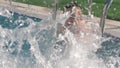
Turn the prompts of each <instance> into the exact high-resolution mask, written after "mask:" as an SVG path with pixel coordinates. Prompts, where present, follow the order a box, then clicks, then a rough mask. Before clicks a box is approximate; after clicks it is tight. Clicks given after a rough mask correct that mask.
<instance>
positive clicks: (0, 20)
mask: <svg viewBox="0 0 120 68" xmlns="http://www.w3.org/2000/svg"><path fill="white" fill-rule="evenodd" d="M27 18H30V19H32V20H33V21H35V22H40V21H41V19H39V18H35V17H29V16H26V15H22V14H18V13H14V14H13V16H12V18H7V17H4V16H0V25H1V26H2V27H3V28H8V29H15V28H16V27H17V26H19V25H20V24H21V23H22V21H20V22H17V23H15V22H16V20H19V19H20V20H24V23H23V25H22V26H20V27H19V28H21V27H27V26H28V25H29V22H27V21H26V20H27Z"/></svg>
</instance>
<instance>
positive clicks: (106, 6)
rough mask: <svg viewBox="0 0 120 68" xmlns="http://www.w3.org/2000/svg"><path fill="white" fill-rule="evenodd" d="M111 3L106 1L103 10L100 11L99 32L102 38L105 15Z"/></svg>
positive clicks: (110, 0) (109, 0) (111, 0)
mask: <svg viewBox="0 0 120 68" xmlns="http://www.w3.org/2000/svg"><path fill="white" fill-rule="evenodd" d="M112 2H113V0H106V3H105V5H104V8H103V10H102V16H101V19H100V30H101V34H102V36H103V34H104V27H105V19H106V15H107V12H108V9H109V7H110V5H111V3H112Z"/></svg>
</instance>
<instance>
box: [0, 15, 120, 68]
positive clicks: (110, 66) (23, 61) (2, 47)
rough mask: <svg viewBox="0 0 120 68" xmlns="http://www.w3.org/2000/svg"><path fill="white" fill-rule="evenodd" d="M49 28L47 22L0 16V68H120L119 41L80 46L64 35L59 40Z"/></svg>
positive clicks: (113, 40)
mask: <svg viewBox="0 0 120 68" xmlns="http://www.w3.org/2000/svg"><path fill="white" fill-rule="evenodd" d="M60 21H61V20H60ZM53 26H54V25H52V23H51V22H50V20H49V18H48V19H45V20H44V21H43V20H41V19H38V18H34V17H29V16H25V15H21V14H18V13H14V14H13V16H12V17H11V18H8V17H4V16H0V68H120V38H117V37H114V36H111V35H109V34H105V37H104V38H103V40H104V41H103V40H102V42H101V43H100V45H99V42H98V41H96V40H97V39H96V38H94V39H91V40H94V41H95V43H93V42H92V43H89V44H83V43H82V42H80V43H77V42H76V41H75V40H74V36H73V35H72V34H71V33H69V32H66V34H67V35H65V39H60V40H59V39H56V36H55V35H54V34H55V28H54V27H53ZM62 37H64V36H61V37H60V38H62ZM66 39H67V40H66ZM56 40H57V43H56ZM94 44H95V46H96V47H99V48H95V47H94Z"/></svg>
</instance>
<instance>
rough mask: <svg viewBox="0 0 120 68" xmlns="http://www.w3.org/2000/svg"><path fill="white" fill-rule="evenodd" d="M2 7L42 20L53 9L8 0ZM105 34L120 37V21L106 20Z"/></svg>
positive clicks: (1, 0) (4, 1)
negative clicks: (10, 2)
mask: <svg viewBox="0 0 120 68" xmlns="http://www.w3.org/2000/svg"><path fill="white" fill-rule="evenodd" d="M0 7H5V8H7V9H8V10H10V11H14V12H17V13H19V14H24V15H27V16H31V17H36V18H40V19H43V18H47V17H48V16H49V15H50V11H51V9H49V8H45V7H40V6H35V5H28V4H23V3H18V2H12V5H10V4H9V2H8V1H6V0H0ZM60 12H61V11H59V12H58V15H59V13H60ZM95 19H96V20H97V21H98V22H99V21H100V18H98V17H95ZM105 32H106V33H110V34H111V35H114V36H116V37H120V21H114V20H109V19H106V25H105Z"/></svg>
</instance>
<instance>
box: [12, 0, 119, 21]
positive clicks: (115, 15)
mask: <svg viewBox="0 0 120 68" xmlns="http://www.w3.org/2000/svg"><path fill="white" fill-rule="evenodd" d="M13 1H16V2H21V3H27V4H33V5H37V6H43V7H49V8H52V3H53V2H54V0H13ZM71 1H73V0H59V9H61V10H62V9H63V7H64V6H65V5H66V4H68V3H70V2H71ZM77 1H78V4H79V5H80V6H81V7H82V9H83V10H82V11H83V13H84V14H87V10H86V9H85V8H86V7H87V0H77ZM105 1H106V0H93V3H95V5H93V6H92V13H93V15H95V16H97V17H100V16H101V12H102V8H103V6H104V4H105ZM119 5H120V0H113V3H112V5H111V7H110V9H109V11H108V14H107V18H108V19H113V20H117V21H120V6H119Z"/></svg>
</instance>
